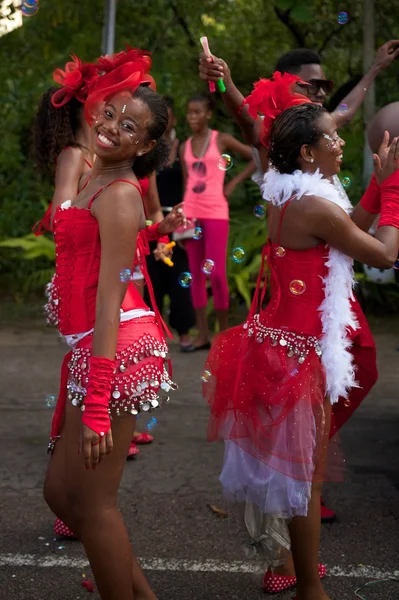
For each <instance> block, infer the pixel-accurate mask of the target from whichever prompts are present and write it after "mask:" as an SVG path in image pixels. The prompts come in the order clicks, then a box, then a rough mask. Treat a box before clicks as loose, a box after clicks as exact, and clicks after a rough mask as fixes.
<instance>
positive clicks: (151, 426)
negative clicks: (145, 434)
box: [146, 417, 158, 431]
mask: <svg viewBox="0 0 399 600" xmlns="http://www.w3.org/2000/svg"><path fill="white" fill-rule="evenodd" d="M157 425H158V421H157V420H156V418H155V417H152V418H151V419H150V420H149V421H148V423H147V425H146V428H147V429H148V431H152V430H153V429H155V427H156V426H157Z"/></svg>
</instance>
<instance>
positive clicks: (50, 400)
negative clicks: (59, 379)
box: [46, 396, 56, 408]
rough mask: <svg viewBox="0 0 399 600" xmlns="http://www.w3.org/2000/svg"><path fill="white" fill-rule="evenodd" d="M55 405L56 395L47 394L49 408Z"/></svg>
mask: <svg viewBox="0 0 399 600" xmlns="http://www.w3.org/2000/svg"><path fill="white" fill-rule="evenodd" d="M55 405H56V401H55V396H46V406H47V408H54V406H55Z"/></svg>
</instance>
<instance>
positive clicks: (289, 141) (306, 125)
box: [268, 103, 327, 173]
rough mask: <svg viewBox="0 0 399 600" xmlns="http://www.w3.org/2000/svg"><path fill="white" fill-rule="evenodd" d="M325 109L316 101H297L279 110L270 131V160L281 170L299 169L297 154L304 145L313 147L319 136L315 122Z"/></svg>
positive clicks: (286, 171) (287, 171)
mask: <svg viewBox="0 0 399 600" xmlns="http://www.w3.org/2000/svg"><path fill="white" fill-rule="evenodd" d="M325 113H327V111H326V109H325V108H323V107H322V106H319V105H318V104H311V103H306V104H300V105H298V106H293V107H291V108H288V109H287V110H285V111H284V112H282V113H281V114H280V115H279V116H278V117H277V118H276V120H275V121H274V122H273V125H272V127H271V129H270V133H269V140H268V141H269V148H270V149H269V160H270V162H271V163H272V165H273V166H274V167H275V168H276V169H277V170H278V171H279V172H280V173H293V172H294V171H296V170H297V169H299V168H300V166H299V163H298V158H299V154H300V151H301V148H302V146H303V145H304V144H308V145H309V146H312V145H314V144H316V143H317V142H318V141H319V139H320V138H321V136H322V132H321V131H320V130H319V129H318V127H317V121H318V120H319V119H320V117H322V115H323V114H325Z"/></svg>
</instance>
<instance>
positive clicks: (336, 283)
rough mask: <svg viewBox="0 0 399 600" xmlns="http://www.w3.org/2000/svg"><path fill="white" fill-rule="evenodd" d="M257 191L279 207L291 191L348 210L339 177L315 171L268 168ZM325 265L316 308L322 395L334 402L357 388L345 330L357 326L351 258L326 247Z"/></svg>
mask: <svg viewBox="0 0 399 600" xmlns="http://www.w3.org/2000/svg"><path fill="white" fill-rule="evenodd" d="M261 190H262V194H263V198H264V199H265V200H266V201H267V202H271V203H272V204H274V205H276V206H282V205H283V204H285V202H287V200H289V199H290V198H292V196H293V195H294V194H295V195H296V198H297V199H299V198H301V197H302V196H304V195H307V196H310V195H314V196H320V197H321V198H325V199H326V200H329V201H330V202H334V203H335V204H337V205H338V206H340V207H341V208H342V209H343V210H344V211H345V212H346V213H348V214H349V213H350V212H351V210H352V205H351V203H350V202H349V199H348V197H347V195H346V193H345V191H344V190H343V188H342V186H341V184H340V182H339V179H338V178H334V184H332V183H330V182H329V181H328V180H327V179H324V178H323V177H322V175H321V174H320V172H319V171H317V172H316V173H314V174H310V173H303V172H302V171H295V172H294V173H292V174H291V175H287V174H281V173H278V172H277V171H275V170H273V169H269V171H268V172H267V173H266V174H265V175H264V178H263V183H262V185H261ZM326 266H327V267H328V275H327V276H326V277H325V278H324V279H323V283H324V293H325V298H324V300H323V302H322V303H321V305H320V307H319V310H320V312H321V322H322V332H323V333H322V337H321V340H320V345H321V349H322V359H321V360H322V364H323V367H324V370H325V374H326V395H327V396H329V398H330V401H331V403H332V404H334V403H335V402H337V401H338V399H339V398H340V397H343V398H347V397H348V393H349V391H350V390H351V388H353V387H358V385H357V383H356V380H355V369H354V365H353V356H352V354H351V352H350V347H351V342H350V340H349V339H348V331H347V330H348V327H351V328H352V329H357V328H358V323H357V321H356V318H355V315H354V314H353V312H352V310H351V303H350V301H351V299H352V298H353V287H354V273H353V259H352V258H350V257H349V256H346V255H345V254H343V253H342V252H339V251H338V250H336V249H335V248H332V247H330V248H329V251H328V255H327V256H326Z"/></svg>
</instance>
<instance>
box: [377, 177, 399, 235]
mask: <svg viewBox="0 0 399 600" xmlns="http://www.w3.org/2000/svg"><path fill="white" fill-rule="evenodd" d="M380 190H381V217H380V221H379V223H378V227H384V226H391V227H396V228H397V229H399V170H397V171H395V173H392V175H390V176H389V177H388V179H386V180H385V181H383V182H382V184H381V186H380Z"/></svg>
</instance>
